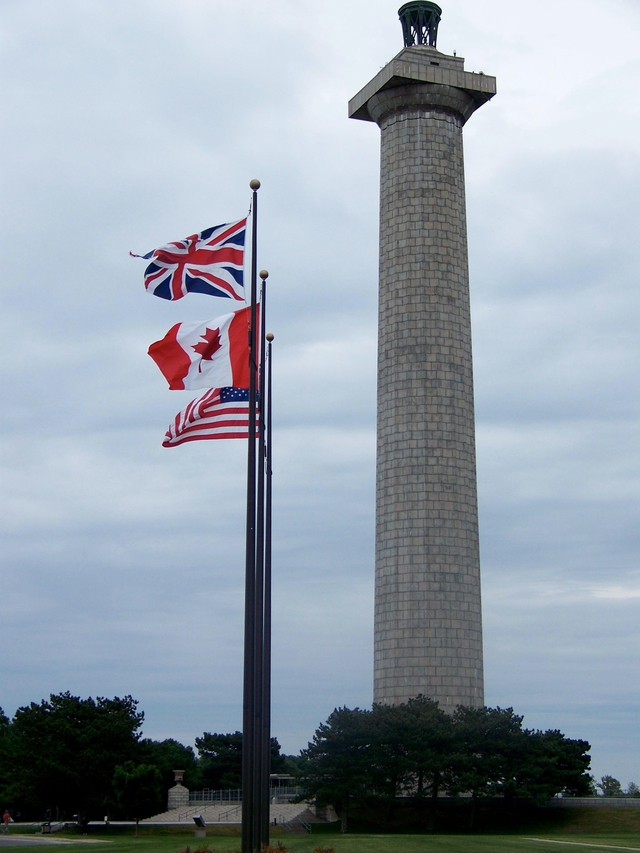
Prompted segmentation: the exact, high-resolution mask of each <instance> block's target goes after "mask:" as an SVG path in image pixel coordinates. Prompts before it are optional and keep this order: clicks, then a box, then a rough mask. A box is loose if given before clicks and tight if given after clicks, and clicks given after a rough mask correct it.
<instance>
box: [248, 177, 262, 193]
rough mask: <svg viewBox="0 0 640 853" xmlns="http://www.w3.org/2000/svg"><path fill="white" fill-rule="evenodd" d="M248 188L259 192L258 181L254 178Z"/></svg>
mask: <svg viewBox="0 0 640 853" xmlns="http://www.w3.org/2000/svg"><path fill="white" fill-rule="evenodd" d="M249 186H250V187H251V189H252V190H254V191H255V190H259V189H260V181H259V180H258V179H257V178H254V179H253V180H252V181H249Z"/></svg>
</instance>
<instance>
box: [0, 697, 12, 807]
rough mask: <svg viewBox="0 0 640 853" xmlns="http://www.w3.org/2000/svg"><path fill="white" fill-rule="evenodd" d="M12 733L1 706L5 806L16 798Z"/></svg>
mask: <svg viewBox="0 0 640 853" xmlns="http://www.w3.org/2000/svg"><path fill="white" fill-rule="evenodd" d="M11 735H12V732H11V723H10V722H9V718H8V717H7V716H6V714H5V713H4V711H3V710H2V708H0V802H2V803H3V808H5V807H6V806H9V805H13V802H14V799H15V787H14V784H13V781H14V780H13V774H12V768H13V764H14V761H13V755H12V752H13V750H12V738H11Z"/></svg>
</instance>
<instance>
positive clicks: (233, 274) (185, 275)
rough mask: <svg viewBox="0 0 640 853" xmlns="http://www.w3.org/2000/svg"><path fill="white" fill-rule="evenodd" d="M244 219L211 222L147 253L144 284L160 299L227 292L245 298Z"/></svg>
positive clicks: (140, 256) (214, 294) (240, 300)
mask: <svg viewBox="0 0 640 853" xmlns="http://www.w3.org/2000/svg"><path fill="white" fill-rule="evenodd" d="M246 231H247V220H246V218H245V219H241V220H239V221H238V222H230V223H229V222H228V223H225V224H224V225H214V226H213V228H207V229H206V230H205V231H201V232H200V233H199V234H192V235H191V236H190V237H185V238H184V240H178V241H177V242H176V243H168V244H167V245H166V246H160V248H159V249H154V250H153V251H152V252H148V253H147V254H146V255H135V254H134V253H133V252H130V253H129V254H130V255H131V256H132V257H134V258H145V259H147V260H151V263H150V264H149V266H148V267H147V268H146V270H145V272H144V286H145V287H146V289H147V291H148V292H149V293H153V295H154V296H159V297H160V298H161V299H170V300H172V301H173V300H176V299H182V297H183V296H186V295H187V293H206V294H208V295H209V296H226V297H228V298H229V299H237V300H238V301H239V302H244V239H245V234H246Z"/></svg>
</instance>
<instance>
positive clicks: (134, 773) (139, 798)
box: [113, 761, 162, 838]
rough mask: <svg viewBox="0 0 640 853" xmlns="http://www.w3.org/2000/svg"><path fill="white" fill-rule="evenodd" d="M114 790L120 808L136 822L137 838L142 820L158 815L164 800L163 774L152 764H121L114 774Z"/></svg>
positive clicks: (130, 762) (128, 762)
mask: <svg viewBox="0 0 640 853" xmlns="http://www.w3.org/2000/svg"><path fill="white" fill-rule="evenodd" d="M113 790H114V791H115V794H116V799H117V802H118V807H119V808H120V810H121V812H123V813H124V814H125V815H126V817H130V816H132V817H133V818H134V819H135V822H136V838H137V837H138V824H139V823H140V818H145V817H151V816H152V815H154V814H156V813H157V811H158V809H159V807H160V802H161V800H162V774H161V773H160V771H159V770H158V768H157V767H154V766H153V765H152V764H137V765H136V764H135V763H134V762H133V761H127V762H125V764H119V765H118V766H117V767H116V769H115V771H114V774H113Z"/></svg>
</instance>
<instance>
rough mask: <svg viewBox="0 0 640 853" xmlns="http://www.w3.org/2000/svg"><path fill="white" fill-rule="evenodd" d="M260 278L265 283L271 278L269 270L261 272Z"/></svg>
mask: <svg viewBox="0 0 640 853" xmlns="http://www.w3.org/2000/svg"><path fill="white" fill-rule="evenodd" d="M260 278H261V279H262V280H263V281H264V280H265V279H267V278H269V273H268V272H267V270H260Z"/></svg>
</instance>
